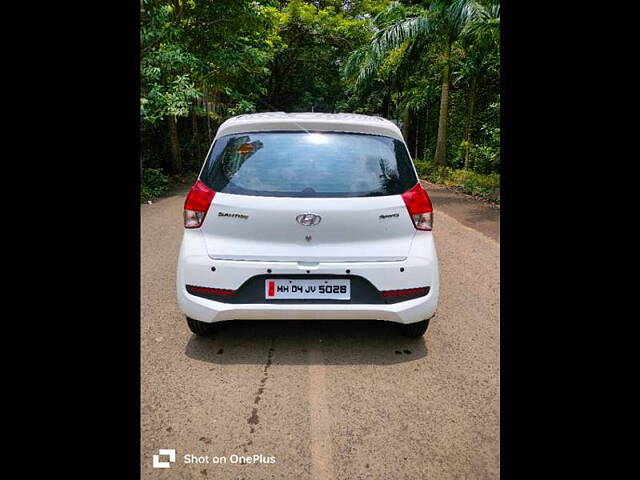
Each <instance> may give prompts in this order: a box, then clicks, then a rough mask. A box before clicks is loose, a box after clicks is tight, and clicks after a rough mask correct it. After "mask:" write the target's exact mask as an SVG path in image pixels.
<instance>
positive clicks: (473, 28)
mask: <svg viewBox="0 0 640 480" xmlns="http://www.w3.org/2000/svg"><path fill="white" fill-rule="evenodd" d="M460 38H461V43H462V45H463V48H464V51H465V57H464V58H463V60H462V61H461V62H460V70H459V71H458V72H456V73H457V78H456V79H455V80H454V83H455V82H458V81H460V80H461V79H468V80H469V100H468V103H467V118H466V123H465V127H464V136H463V141H464V168H465V170H467V169H468V168H469V151H470V149H471V121H472V118H473V107H474V105H475V100H476V89H477V85H478V80H479V78H480V77H481V76H482V75H483V74H484V73H485V72H486V71H487V70H488V69H490V68H492V67H494V66H495V65H496V64H499V58H498V56H497V55H496V53H497V52H498V47H499V44H500V5H492V6H491V7H490V8H489V9H488V10H487V15H486V16H484V17H483V18H481V19H480V20H479V21H476V22H472V23H469V24H468V25H467V26H466V27H465V28H464V30H463V31H462V33H461V35H460Z"/></svg>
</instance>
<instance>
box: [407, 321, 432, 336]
mask: <svg viewBox="0 0 640 480" xmlns="http://www.w3.org/2000/svg"><path fill="white" fill-rule="evenodd" d="M430 320H431V319H430V318H429V319H427V320H422V321H421V322H416V323H407V324H406V325H405V324H400V331H401V332H402V335H404V336H405V337H411V338H418V337H421V336H423V335H424V334H425V332H426V331H427V328H428V327H429V321H430Z"/></svg>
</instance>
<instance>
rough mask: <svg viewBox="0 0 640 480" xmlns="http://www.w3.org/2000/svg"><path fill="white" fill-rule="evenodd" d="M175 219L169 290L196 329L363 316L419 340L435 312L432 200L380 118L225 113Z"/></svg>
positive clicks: (396, 135)
mask: <svg viewBox="0 0 640 480" xmlns="http://www.w3.org/2000/svg"><path fill="white" fill-rule="evenodd" d="M184 227H185V231H184V237H183V240H182V247H181V249H180V257H179V260H178V271H177V285H176V287H177V293H178V304H179V306H180V309H181V310H182V311H183V312H184V313H185V315H186V316H187V323H188V325H189V328H190V329H191V331H192V332H194V333H195V334H198V335H208V334H210V333H213V331H214V330H215V327H216V326H217V325H216V324H217V323H218V322H222V321H226V320H248V319H250V320H261V319H345V320H362V319H371V320H386V321H390V322H395V323H397V324H399V325H400V327H401V329H402V331H403V333H404V334H405V335H407V336H414V337H419V336H421V335H423V334H424V333H425V332H426V330H427V327H428V325H429V320H430V319H431V318H432V317H433V316H434V315H435V312H436V308H437V304H438V283H439V280H438V260H437V256H436V249H435V245H434V240H433V235H432V232H431V229H432V227H433V209H432V206H431V201H430V200H429V196H428V195H427V193H426V192H425V190H424V189H423V188H422V186H421V185H420V182H419V181H418V176H417V174H416V170H415V167H414V166H413V163H412V161H411V158H410V156H409V152H408V151H407V147H406V145H405V143H404V140H403V138H402V134H401V132H400V130H399V129H398V127H397V126H396V125H395V124H393V123H392V122H390V121H388V120H385V119H383V118H379V117H370V116H365V115H354V114H322V113H282V112H276V113H259V114H251V115H240V116H237V117H233V118H231V119H229V120H227V121H226V122H224V123H223V124H222V125H221V126H220V128H219V129H218V132H217V134H216V137H215V138H214V140H213V143H212V145H211V148H210V150H209V153H208V155H207V158H206V161H205V163H204V166H203V168H202V170H201V172H200V175H199V178H198V181H197V182H196V184H195V185H194V186H193V187H192V189H191V191H190V192H189V194H188V195H187V198H186V201H185V204H184Z"/></svg>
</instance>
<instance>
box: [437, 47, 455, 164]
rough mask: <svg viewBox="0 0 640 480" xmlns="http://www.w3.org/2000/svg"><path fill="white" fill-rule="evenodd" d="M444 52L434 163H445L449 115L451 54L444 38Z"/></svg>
mask: <svg viewBox="0 0 640 480" xmlns="http://www.w3.org/2000/svg"><path fill="white" fill-rule="evenodd" d="M446 42H447V44H446V45H445V52H444V55H445V56H444V61H445V64H444V70H443V71H442V93H441V95H440V118H439V119H438V139H437V141H436V153H435V157H434V161H435V163H436V165H446V164H447V119H448V118H447V117H448V116H449V70H450V65H449V58H450V56H451V43H450V42H449V39H447V40H446Z"/></svg>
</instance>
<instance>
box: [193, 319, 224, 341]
mask: <svg viewBox="0 0 640 480" xmlns="http://www.w3.org/2000/svg"><path fill="white" fill-rule="evenodd" d="M187 325H189V330H191V331H192V332H193V333H195V334H196V335H199V336H201V337H206V336H208V335H212V334H213V333H215V332H216V330H218V326H217V325H216V324H215V323H206V322H201V321H199V320H194V319H193V318H189V317H187Z"/></svg>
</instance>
